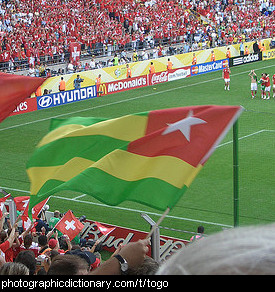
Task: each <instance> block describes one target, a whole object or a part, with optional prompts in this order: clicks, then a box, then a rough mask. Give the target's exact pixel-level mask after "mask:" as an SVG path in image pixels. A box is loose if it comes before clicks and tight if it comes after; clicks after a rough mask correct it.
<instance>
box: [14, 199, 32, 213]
mask: <svg viewBox="0 0 275 292" xmlns="http://www.w3.org/2000/svg"><path fill="white" fill-rule="evenodd" d="M13 200H14V203H15V205H16V210H17V211H20V212H21V211H24V210H25V209H26V207H27V206H28V204H29V200H30V196H21V197H16V198H14V199H13Z"/></svg>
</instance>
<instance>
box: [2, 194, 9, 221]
mask: <svg viewBox="0 0 275 292" xmlns="http://www.w3.org/2000/svg"><path fill="white" fill-rule="evenodd" d="M10 197H11V194H7V195H6V196H5V197H3V198H1V199H0V218H2V216H3V209H4V206H5V202H6V200H7V199H9V198H10Z"/></svg>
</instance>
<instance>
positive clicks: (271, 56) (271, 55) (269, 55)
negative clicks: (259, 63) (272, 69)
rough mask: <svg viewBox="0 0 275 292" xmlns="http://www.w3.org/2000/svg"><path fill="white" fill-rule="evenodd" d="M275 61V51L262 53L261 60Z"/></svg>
mask: <svg viewBox="0 0 275 292" xmlns="http://www.w3.org/2000/svg"><path fill="white" fill-rule="evenodd" d="M270 59H275V49H272V50H267V51H264V52H263V60H270Z"/></svg>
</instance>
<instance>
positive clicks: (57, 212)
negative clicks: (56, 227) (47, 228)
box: [53, 210, 60, 218]
mask: <svg viewBox="0 0 275 292" xmlns="http://www.w3.org/2000/svg"><path fill="white" fill-rule="evenodd" d="M53 217H55V218H60V212H59V211H58V210H55V211H54V213H53Z"/></svg>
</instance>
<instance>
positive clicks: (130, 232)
mask: <svg viewBox="0 0 275 292" xmlns="http://www.w3.org/2000/svg"><path fill="white" fill-rule="evenodd" d="M102 224H104V226H106V227H108V228H110V227H116V228H115V230H114V231H112V232H111V233H110V235H108V236H107V237H106V236H105V235H102V234H101V232H100V230H99V229H98V228H97V225H96V224H95V223H94V221H91V220H86V221H85V222H84V228H83V231H82V234H81V238H89V239H93V240H98V239H100V241H101V242H102V246H103V249H105V250H108V251H110V252H114V251H115V250H116V249H117V248H118V246H119V245H120V244H122V245H125V244H127V243H129V242H130V241H138V240H139V239H144V238H145V237H146V235H147V233H146V232H144V231H139V230H135V229H129V228H125V227H120V226H115V225H110V224H106V223H102ZM187 243H188V241H184V240H182V239H177V238H173V237H167V236H160V260H161V261H162V260H164V259H166V258H167V257H169V256H170V255H172V254H173V253H175V252H176V251H177V250H178V249H180V248H182V247H184V246H185V245H186V244H187ZM149 253H150V251H149Z"/></svg>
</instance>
